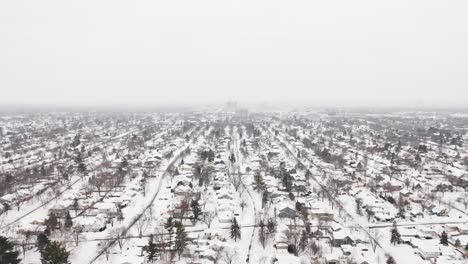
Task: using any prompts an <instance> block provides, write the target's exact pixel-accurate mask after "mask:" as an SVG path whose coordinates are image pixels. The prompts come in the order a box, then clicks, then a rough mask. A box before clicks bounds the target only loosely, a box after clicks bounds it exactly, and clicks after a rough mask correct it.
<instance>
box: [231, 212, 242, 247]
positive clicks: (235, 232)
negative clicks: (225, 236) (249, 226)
mask: <svg viewBox="0 0 468 264" xmlns="http://www.w3.org/2000/svg"><path fill="white" fill-rule="evenodd" d="M231 238H232V239H234V241H237V239H240V238H241V230H240V226H239V224H238V223H237V219H236V218H235V217H234V218H233V219H232V224H231Z"/></svg>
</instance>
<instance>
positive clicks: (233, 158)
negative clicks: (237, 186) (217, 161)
mask: <svg viewBox="0 0 468 264" xmlns="http://www.w3.org/2000/svg"><path fill="white" fill-rule="evenodd" d="M229 161H230V162H231V163H235V162H236V156H234V153H231V156H230V157H229Z"/></svg>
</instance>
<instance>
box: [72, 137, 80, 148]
mask: <svg viewBox="0 0 468 264" xmlns="http://www.w3.org/2000/svg"><path fill="white" fill-rule="evenodd" d="M80 137H81V136H80V134H76V135H75V138H74V139H73V144H72V145H73V147H74V148H76V147H77V146H78V145H80V144H81V140H80Z"/></svg>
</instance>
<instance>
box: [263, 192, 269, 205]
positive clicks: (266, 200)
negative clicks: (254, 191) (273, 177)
mask: <svg viewBox="0 0 468 264" xmlns="http://www.w3.org/2000/svg"><path fill="white" fill-rule="evenodd" d="M268 198H270V194H269V193H268V192H267V191H264V192H263V195H262V208H265V206H266V205H267V204H268Z"/></svg>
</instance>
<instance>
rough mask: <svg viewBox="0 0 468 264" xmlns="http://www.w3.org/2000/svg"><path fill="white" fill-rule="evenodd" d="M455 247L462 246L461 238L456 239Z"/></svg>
mask: <svg viewBox="0 0 468 264" xmlns="http://www.w3.org/2000/svg"><path fill="white" fill-rule="evenodd" d="M455 247H457V248H458V247H461V241H460V239H458V238H457V240H455Z"/></svg>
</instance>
